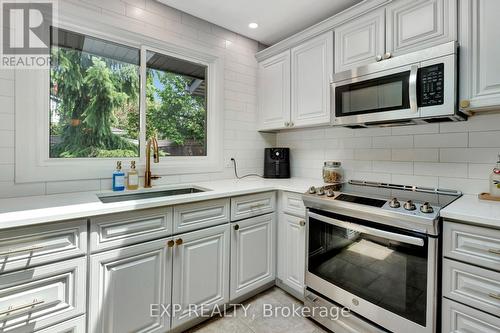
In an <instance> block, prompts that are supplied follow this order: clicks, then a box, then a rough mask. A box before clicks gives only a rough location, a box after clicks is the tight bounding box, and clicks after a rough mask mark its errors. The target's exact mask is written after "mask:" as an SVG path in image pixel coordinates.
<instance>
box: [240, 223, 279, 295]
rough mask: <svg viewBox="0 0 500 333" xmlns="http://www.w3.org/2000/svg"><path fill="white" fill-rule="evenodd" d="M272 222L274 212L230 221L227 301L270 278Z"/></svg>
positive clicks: (271, 275)
mask: <svg viewBox="0 0 500 333" xmlns="http://www.w3.org/2000/svg"><path fill="white" fill-rule="evenodd" d="M275 224H276V217H275V214H268V215H263V216H259V217H254V218H251V219H247V220H242V221H238V222H236V223H231V225H232V230H231V300H234V299H236V298H238V297H240V296H243V295H245V294H247V293H249V292H252V291H253V290H255V289H257V288H259V287H261V286H263V285H265V284H267V283H269V282H271V281H273V280H274V278H275V268H274V253H275V242H274V228H275ZM236 226H237V228H235V227H236ZM236 229H237V230H236Z"/></svg>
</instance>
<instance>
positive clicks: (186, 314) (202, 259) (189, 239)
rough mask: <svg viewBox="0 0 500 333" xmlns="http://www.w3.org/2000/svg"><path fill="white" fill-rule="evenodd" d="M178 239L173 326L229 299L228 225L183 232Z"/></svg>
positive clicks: (175, 257) (175, 254) (174, 263)
mask: <svg viewBox="0 0 500 333" xmlns="http://www.w3.org/2000/svg"><path fill="white" fill-rule="evenodd" d="M175 242H176V244H178V245H177V246H176V247H175V248H174V261H173V268H174V270H173V280H172V304H173V305H174V307H176V311H175V314H174V316H173V318H172V328H176V327H178V326H180V325H182V324H183V323H186V322H188V321H189V320H191V319H193V318H194V317H196V316H197V315H201V314H202V313H203V312H205V311H211V310H212V309H213V307H214V306H216V305H222V304H224V303H227V302H228V301H229V257H230V254H229V251H230V245H229V224H225V225H221V226H217V227H212V228H208V229H203V230H199V231H194V232H190V233H187V234H182V235H180V236H178V238H176V241H175Z"/></svg>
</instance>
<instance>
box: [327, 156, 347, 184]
mask: <svg viewBox="0 0 500 333" xmlns="http://www.w3.org/2000/svg"><path fill="white" fill-rule="evenodd" d="M343 178H344V171H343V170H342V164H341V163H340V162H335V161H327V162H325V164H324V165H323V181H324V182H325V183H341V182H342V181H343Z"/></svg>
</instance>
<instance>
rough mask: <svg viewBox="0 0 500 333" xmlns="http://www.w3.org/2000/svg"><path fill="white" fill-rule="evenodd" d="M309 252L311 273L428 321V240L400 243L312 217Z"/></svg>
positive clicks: (406, 315) (418, 320)
mask: <svg viewBox="0 0 500 333" xmlns="http://www.w3.org/2000/svg"><path fill="white" fill-rule="evenodd" d="M422 238H424V237H422ZM424 239H425V238H424ZM308 252H309V253H308V256H309V261H308V270H309V272H310V273H312V274H314V275H316V276H319V277H320V278H322V279H324V280H326V281H329V282H330V283H332V284H334V285H336V286H337V287H339V288H342V289H344V290H346V291H348V292H350V293H352V294H354V295H356V296H358V297H360V298H363V299H365V300H367V301H369V302H371V303H373V304H375V305H378V306H380V307H382V308H384V309H386V310H389V311H391V312H393V313H396V314H398V315H400V316H402V317H404V318H407V319H409V320H411V321H413V322H416V323H418V324H420V325H422V326H425V325H426V304H427V242H425V245H424V246H417V245H412V244H405V243H400V242H396V241H392V240H389V239H385V238H380V237H375V236H372V235H368V234H364V233H360V232H357V231H353V230H349V229H345V228H340V227H337V226H334V225H331V224H328V223H325V222H321V221H318V220H315V219H313V218H309V249H308Z"/></svg>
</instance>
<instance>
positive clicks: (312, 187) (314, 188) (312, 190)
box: [309, 186, 316, 194]
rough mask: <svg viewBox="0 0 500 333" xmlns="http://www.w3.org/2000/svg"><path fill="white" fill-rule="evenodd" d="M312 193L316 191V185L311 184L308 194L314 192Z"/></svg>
mask: <svg viewBox="0 0 500 333" xmlns="http://www.w3.org/2000/svg"><path fill="white" fill-rule="evenodd" d="M314 193H316V187H314V186H311V187H310V188H309V194H314Z"/></svg>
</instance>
